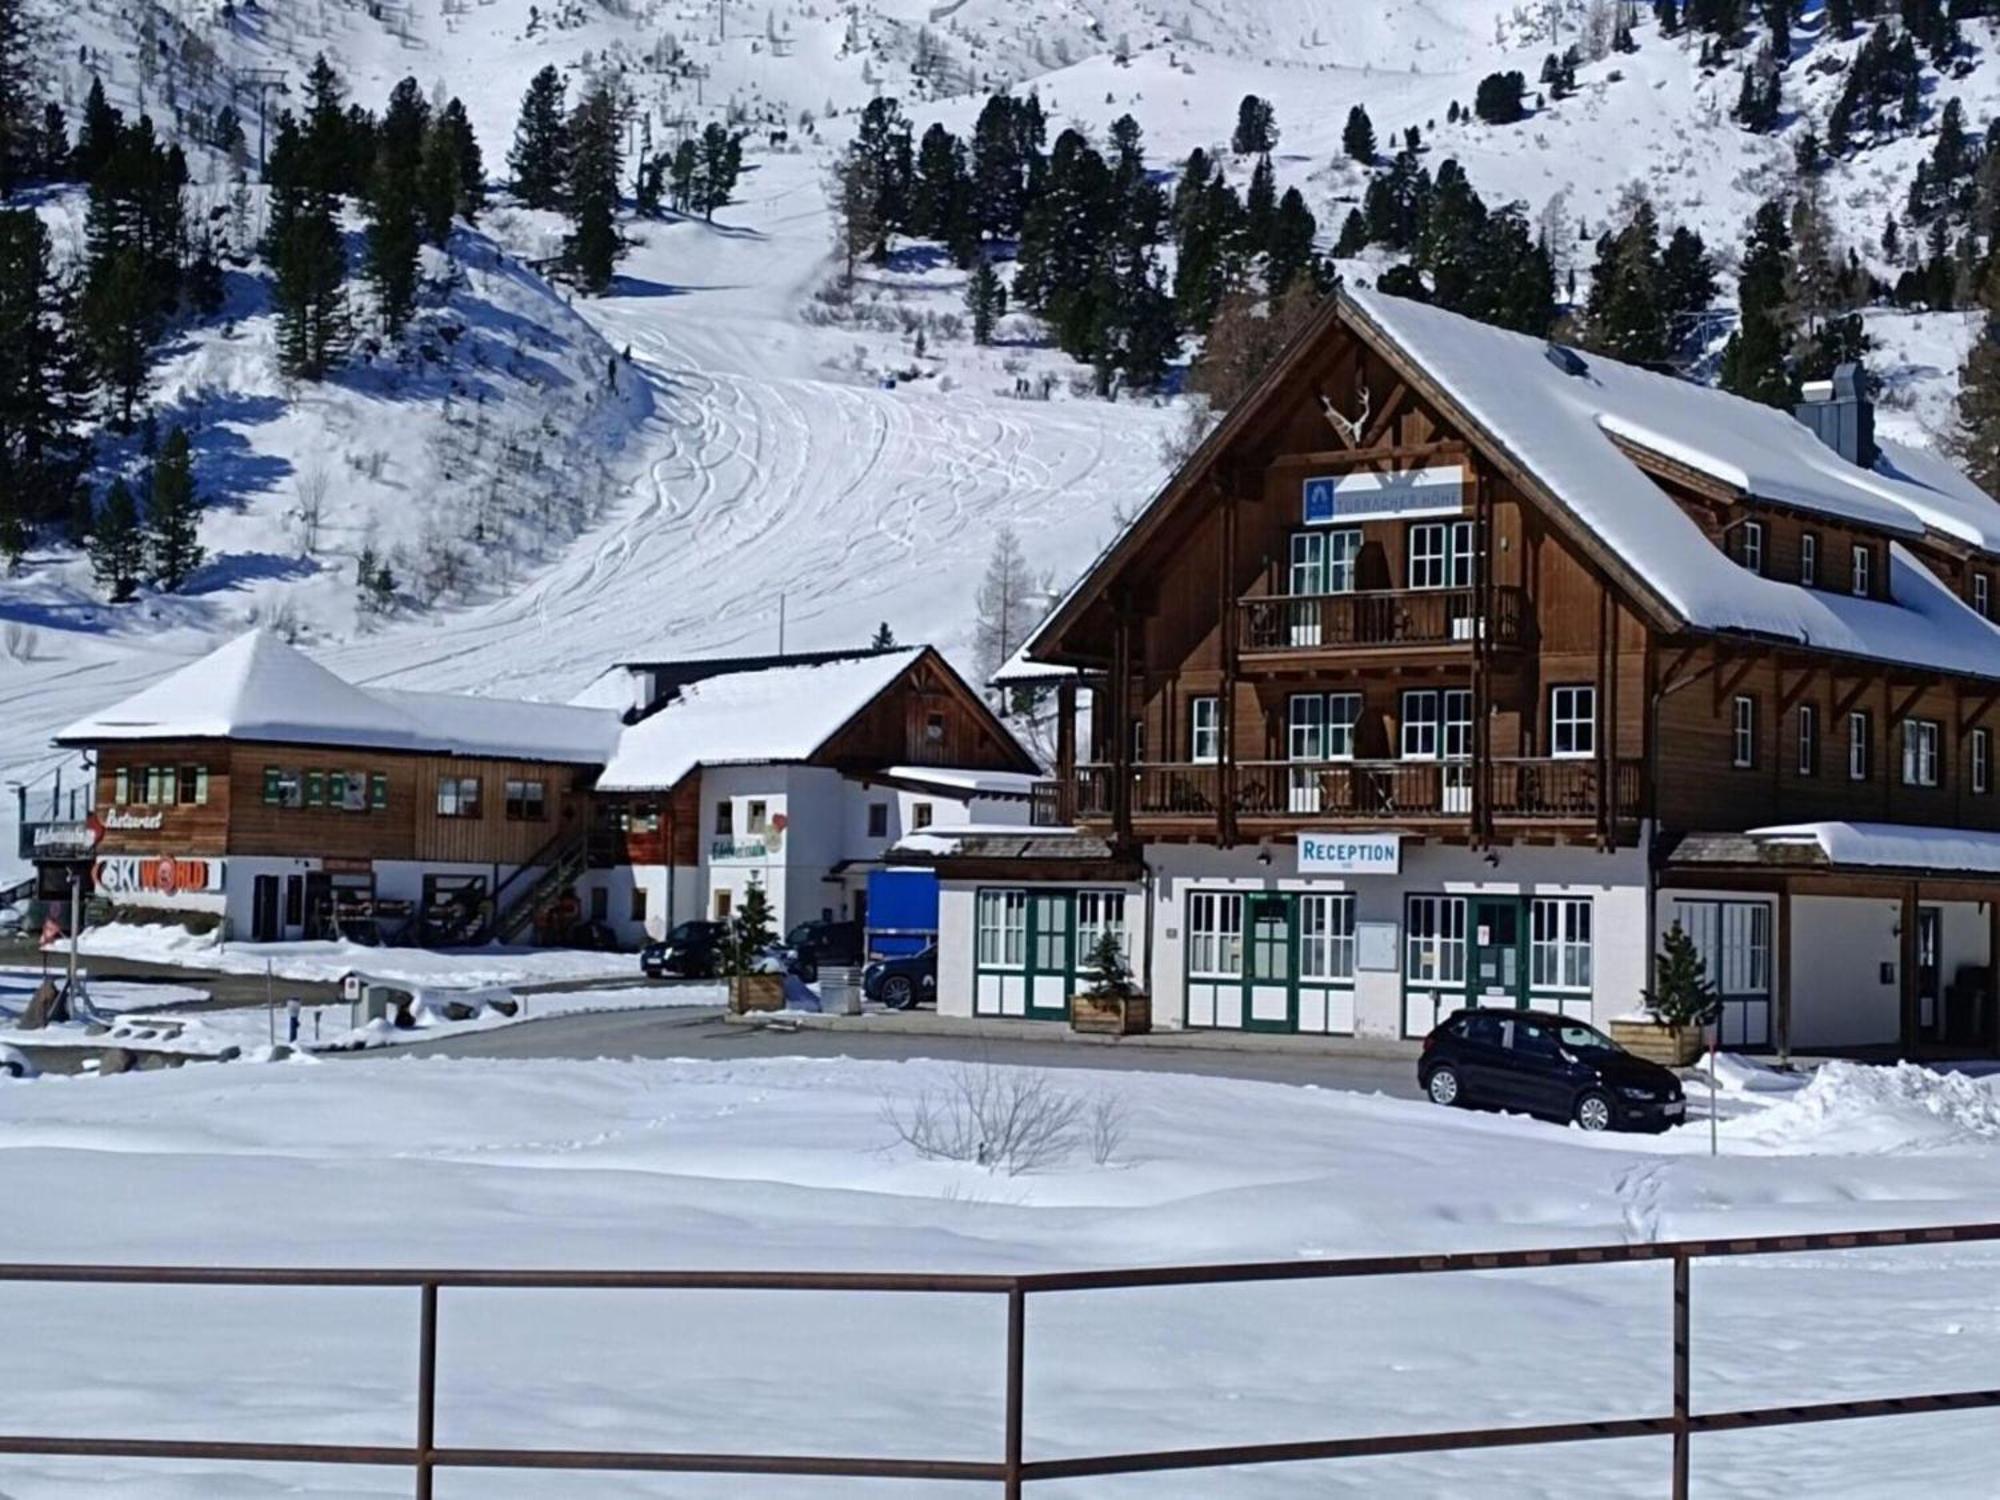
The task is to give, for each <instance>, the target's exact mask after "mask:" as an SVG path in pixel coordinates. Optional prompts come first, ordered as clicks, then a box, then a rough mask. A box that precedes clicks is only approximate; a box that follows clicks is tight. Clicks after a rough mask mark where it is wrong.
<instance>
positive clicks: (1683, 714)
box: [1035, 303, 2000, 848]
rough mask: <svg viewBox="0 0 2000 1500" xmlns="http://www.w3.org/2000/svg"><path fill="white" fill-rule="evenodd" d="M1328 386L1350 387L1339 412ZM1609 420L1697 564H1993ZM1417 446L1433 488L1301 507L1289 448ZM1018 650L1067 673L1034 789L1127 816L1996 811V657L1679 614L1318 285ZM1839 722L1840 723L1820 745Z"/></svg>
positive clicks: (1558, 829) (1610, 833)
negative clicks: (1049, 748) (1050, 758)
mask: <svg viewBox="0 0 2000 1500" xmlns="http://www.w3.org/2000/svg"><path fill="white" fill-rule="evenodd" d="M1363 391H1366V392H1371V393H1373V394H1372V396H1370V397H1367V398H1365V399H1358V398H1357V397H1356V396H1352V395H1350V394H1349V393H1359V392H1363ZM1343 401H1344V402H1346V403H1347V405H1348V407H1349V408H1351V409H1358V411H1359V413H1360V414H1359V415H1358V416H1356V417H1344V416H1342V413H1341V403H1342V402H1343ZM1329 408H1331V409H1332V411H1333V413H1334V416H1336V417H1341V420H1331V419H1330V418H1329V416H1328V414H1327V413H1328V409H1329ZM1607 441H1608V439H1607ZM1619 446H1620V448H1621V450H1622V451H1624V452H1625V454H1626V456H1627V457H1628V458H1629V459H1630V460H1631V461H1632V462H1633V463H1634V464H1635V465H1636V466H1637V467H1638V468H1639V469H1640V470H1641V471H1642V472H1644V473H1645V474H1646V475H1647V476H1648V477H1649V478H1650V479H1651V480H1652V481H1653V482H1654V483H1655V484H1657V485H1658V486H1659V487H1660V488H1661V489H1662V490H1663V491H1664V492H1665V493H1666V495H1668V496H1669V497H1670V498H1671V499H1672V500H1673V501H1674V502H1675V503H1677V504H1678V505H1680V506H1681V508H1682V509H1683V510H1684V511H1685V512H1686V513H1687V514H1688V515H1690V516H1691V517H1692V518H1694V520H1695V521H1696V523H1697V525H1698V526H1700V528H1701V529H1702V531H1703V532H1704V533H1705V534H1706V535H1707V536H1708V537H1709V539H1710V541H1711V542H1712V543H1713V544H1714V546H1715V547H1716V552H1717V555H1716V560H1715V565H1716V566H1717V567H1718V568H1727V567H1748V568H1752V569H1754V570H1755V571H1758V572H1760V573H1762V574H1764V575H1765V576H1768V577H1772V578H1776V579H1780V580H1783V581H1786V582H1791V583H1798V584H1800V585H1801V586H1804V587H1814V588H1822V589H1828V590H1834V591H1838V592H1840V593H1843V594H1857V595H1865V596H1866V597H1869V598H1872V599H1876V600H1880V601H1884V602H1888V601H1889V600H1890V592H1889V591H1890V584H1891V578H1890V549H1891V546H1892V545H1893V544H1895V543H1897V542H1901V543H1903V544H1904V545H1908V546H1910V547H1912V548H1913V550H1915V551H1916V552H1917V553H1918V555H1919V556H1920V557H1921V558H1922V559H1923V560H1924V561H1925V562H1926V563H1927V564H1929V565H1931V566H1932V567H1934V568H1935V569H1936V571H1937V572H1938V574H1939V576H1940V578H1942V579H1944V580H1945V581H1946V583H1947V585H1948V586H1949V587H1951V588H1953V589H1954V590H1956V591H1958V592H1959V593H1960V596H1961V597H1962V598H1965V599H1966V600H1967V601H1968V602H1972V601H1973V600H1974V597H1975V594H1974V591H1975V589H1977V590H1978V594H1979V597H1981V598H1983V597H1984V595H1985V589H1984V588H1983V587H1981V586H1980V585H1978V584H1977V583H1976V582H1975V580H1976V579H1978V578H1980V577H1981V576H1983V575H1985V574H1987V572H1988V571H1989V569H1990V568H1992V567H1996V566H2000V560H1996V559H1994V558H1990V557H1987V556H1985V555H1983V554H1980V553H1977V552H1976V551H1973V550H1970V549H1967V548H1966V547H1965V546H1964V544H1963V543H1961V542H1958V541H1956V540H1953V539H1946V538H1943V537H1938V536H1931V537H1917V536H1911V535H1907V534H1904V533H1897V534H1894V535H1891V534H1888V533H1880V532H1871V531H1870V530H1868V529H1867V528H1865V527H1863V526H1861V525H1858V524H1856V523H1854V522H1851V521H1842V520H1836V519H1832V518H1829V517H1824V516H1820V515H1816V514H1812V513H1809V512H1805V511H1801V510H1798V509H1795V508H1791V507H1788V506H1783V505H1775V504H1770V503H1767V502H1765V501H1762V500H1760V499H1757V498H1755V497H1752V496H1749V495H1744V494H1739V493H1732V492H1730V491H1729V490H1727V489H1726V488H1724V487H1721V486H1719V485H1718V484H1717V483H1716V482H1715V481H1713V480H1712V479H1709V478H1707V477H1705V476H1703V475H1701V474H1697V473H1695V472H1693V471H1691V470H1688V469H1686V468H1685V467H1683V466H1681V465H1679V464H1677V463H1675V462H1673V461H1672V460H1670V459H1668V458H1665V457H1663V456H1660V455H1658V454H1654V453H1651V452H1648V451H1646V450H1644V449H1640V448H1637V447H1635V446H1633V445H1631V444H1629V443H1624V442H1620V443H1619ZM1440 468H1444V469H1452V468H1455V469H1456V470H1457V471H1458V473H1459V474H1460V475H1461V476H1462V483H1461V485H1460V494H1459V501H1458V504H1457V506H1456V508H1455V509H1454V510H1452V511H1451V512H1450V513H1449V514H1441V513H1439V510H1440V508H1438V507H1432V508H1430V509H1426V510H1424V511H1423V512H1421V519H1419V518H1418V517H1416V516H1410V517H1404V516H1390V515H1366V516H1364V517H1363V518H1362V519H1359V520H1357V521H1354V522H1352V523H1348V522H1342V523H1339V524H1337V525H1335V524H1316V525H1311V526H1308V525H1306V524H1305V518H1304V515H1303V510H1302V505H1301V492H1302V488H1303V485H1304V482H1305V481H1306V479H1307V478H1309V477H1315V476H1339V475H1354V474H1367V473H1376V474H1382V475H1401V476H1406V477H1407V476H1408V475H1410V473H1411V471H1416V470H1425V469H1440ZM1912 525H1913V527H1914V521H1913V523H1912ZM1336 532H1345V533H1347V535H1346V536H1345V537H1343V538H1342V540H1341V543H1340V546H1339V548H1338V552H1339V558H1340V561H1339V568H1338V571H1337V573H1334V572H1332V571H1331V570H1330V569H1329V567H1328V565H1327V564H1326V562H1325V561H1324V560H1323V558H1324V555H1325V553H1326V552H1327V551H1328V545H1327V544H1326V543H1325V542H1322V541H1314V540H1301V538H1306V537H1311V536H1313V535H1314V534H1318V535H1320V536H1322V537H1325V536H1332V535H1333V534H1334V533H1336ZM1440 553H1444V554H1447V555H1446V556H1445V557H1444V559H1443V561H1442V563H1441V562H1440V560H1439V558H1440ZM1857 557H1858V558H1859V560H1857ZM1302 585H1304V586H1303V587H1302ZM1035 654H1036V657H1037V659H1039V660H1044V661H1047V662H1049V663H1051V664H1054V665H1062V666H1066V667H1071V668H1075V669H1079V670H1080V671H1081V673H1082V680H1083V682H1084V683H1085V684H1086V685H1088V686H1089V687H1090V688H1091V689H1092V690H1093V712H1092V715H1091V720H1092V722H1091V733H1090V735H1089V737H1088V739H1089V742H1088V743H1086V744H1081V745H1078V744H1077V743H1076V735H1075V733H1074V730H1073V729H1072V728H1068V727H1066V729H1065V732H1064V735H1063V739H1062V743H1063V745H1064V746H1065V747H1066V748H1065V751H1064V753H1063V756H1062V764H1061V766H1060V768H1059V784H1058V786H1057V788H1056V789H1055V790H1054V792H1053V794H1052V796H1051V797H1050V799H1049V812H1050V814H1051V815H1052V816H1054V817H1056V818H1058V819H1060V820H1062V821H1072V820H1074V821H1078V822H1081V823H1083V824H1085V825H1087V826H1090V827H1092V828H1094V829H1096V830H1099V831H1106V832H1111V833H1114V834H1116V835H1117V836H1118V837H1119V838H1120V839H1121V840H1123V841H1124V842H1125V843H1126V844H1128V845H1129V844H1130V843H1132V842H1137V841H1145V840H1175V839H1187V840H1193V841H1199V842H1212V843H1217V844H1221V845H1224V846H1228V845H1232V844H1239V843H1255V842H1258V841H1260V840H1262V839H1265V838H1268V837H1271V836H1273V835H1281V834H1284V833H1286V832H1288V831H1290V830H1295V829H1303V828H1306V827H1314V828H1321V827H1327V826H1330V825H1331V826H1340V825H1342V824H1347V825H1350V826H1355V827H1382V826H1399V827H1413V828H1417V829H1419V830H1422V831H1424V832H1426V833H1428V834H1429V835H1431V836H1432V837H1433V838H1435V839H1438V840H1440V841H1445V842H1462V843H1467V844H1470V845H1472V846H1474V847H1482V846H1486V845H1490V844H1495V843H1505V842H1510V841H1527V842H1547V841H1556V842H1586V843H1594V844H1596V845H1597V846H1599V847H1604V848H1609V847H1615V846H1617V845H1619V844H1621V843H1628V842H1630V841H1632V840H1634V839H1636V838H1637V837H1638V834H1639V830H1640V828H1641V826H1642V825H1643V823H1644V822H1645V820H1647V819H1651V820H1653V822H1654V826H1655V828H1656V830H1657V831H1661V832H1666V833H1671V832H1673V831H1675V830H1686V829H1739V830H1740V829H1747V828H1752V827H1759V826H1766V825H1771V824H1776V823H1781V822H1804V821H1813V820H1832V819H1848V820H1869V821H1888V822H1899V823H1920V824H1932V825H1942V826H1952V827H1964V828H1975V829H1981V828H1984V829H2000V797H1996V795H1995V792H1994V770H1993V764H1992V762H1993V756H1994V753H1995V739H1996V738H2000V715H1996V713H1995V709H1996V703H2000V698H1996V693H2000V656H1996V660H1995V662H1994V673H1993V676H1992V677H1991V678H1973V677H1965V678H1953V677H1949V676H1945V675H1941V674H1938V673H1935V672H1928V671H1918V670H1913V669H1906V668H1899V667H1897V666H1896V665H1894V664H1892V663H1884V662H1870V661H1860V660H1855V659H1852V658H1842V657H1839V656H1836V655H1833V654H1831V653H1827V652H1821V651H1814V650H1812V649H1810V648H1808V647H1805V646H1802V645H1779V644H1777V643H1774V642H1771V641H1768V640H1759V639H1751V638H1747V637H1743V638H1738V637H1731V636H1728V635H1725V634H1716V633H1703V632H1699V631H1696V630H1694V629H1692V628H1690V627H1689V626H1688V625H1687V623H1686V622H1685V621H1684V620H1682V619H1681V618H1679V617H1678V616H1677V614H1676V613H1675V612H1674V611H1673V610H1672V609H1671V608H1669V607H1668V606H1667V605H1666V604H1665V602H1664V601H1663V600H1662V599H1660V598H1659V597H1658V595H1657V594H1655V593H1654V591H1653V590H1652V589H1651V587H1650V586H1649V585H1648V584H1647V582H1646V579H1645V560H1644V559H1643V558H1621V557H1618V556H1615V555H1613V554H1611V553H1609V552H1608V551H1607V549H1606V547H1605V546H1604V543H1603V541H1602V539H1601V538H1599V537H1598V536H1597V535H1596V534H1595V533H1593V532H1591V531H1589V530H1588V529H1587V528H1585V527H1583V526H1582V525H1580V524H1579V523H1578V522H1577V521H1576V520H1575V518H1574V517H1572V516H1570V515H1569V514H1568V513H1567V512H1566V511H1564V510H1563V509H1562V508H1561V507H1560V506H1559V505H1557V504H1556V503H1555V502H1554V501H1553V500H1552V499H1551V497H1549V496H1548V495H1547V494H1546V492H1544V491H1543V490H1542V489H1541V487H1540V484H1539V482H1538V480H1537V479H1536V477H1535V476H1534V475H1532V474H1529V473H1526V472H1524V471H1522V470H1521V469H1520V467H1519V466H1518V465H1517V464H1516V462H1515V461H1514V460H1513V459H1512V458H1511V456H1510V455H1508V454H1507V453H1506V452H1505V451H1504V450H1500V449H1498V448H1496V447H1495V446H1494V445H1493V444H1492V443H1491V442H1490V441H1488V440H1486V439H1485V438H1484V437H1483V436H1482V434H1481V433H1480V432H1478V431H1477V430H1476V429H1475V428H1473V427H1472V426H1471V424H1469V423H1468V422H1466V421H1464V420H1462V419H1461V418H1460V417H1459V415H1458V414H1457V413H1456V411H1455V408H1454V406H1453V404H1452V402H1451V400H1450V397H1449V394H1448V392H1447V390H1446V389H1445V388H1444V387H1443V386H1442V385H1441V384H1440V383H1439V382H1438V381H1436V380H1435V379H1434V378H1432V376H1431V375H1430V373H1429V372H1427V371H1425V370H1423V369H1421V368H1419V367H1416V366H1415V365H1414V363H1413V362H1412V361H1411V360H1410V359H1409V358H1408V357H1407V356H1406V355H1404V354H1403V353H1402V351H1400V350H1399V349H1397V348H1396V347H1394V346H1393V345H1392V344H1390V343H1389V342H1388V341H1387V340H1386V339H1385V338H1383V337H1382V336H1381V335H1379V334H1378V333H1377V332H1376V331H1375V330H1374V329H1373V328H1372V327H1371V326H1370V325H1369V324H1368V323H1367V321H1366V319H1365V318H1363V317H1361V316H1359V315H1358V314H1356V313H1354V312H1353V311H1352V310H1351V309H1349V308H1348V307H1347V306H1346V305H1344V304H1341V303H1329V306H1328V308H1327V310H1326V311H1325V312H1324V313H1322V315H1321V317H1320V318H1319V320H1318V321H1317V322H1316V324H1315V326H1314V328H1313V329H1311V330H1310V331H1309V332H1308V333H1307V334H1306V335H1305V336H1304V337H1302V338H1301V340H1299V341H1298V342H1297V343H1296V344H1295V345H1294V346H1293V347H1292V348H1291V349H1290V350H1289V351H1287V353H1286V355H1285V356H1284V357H1283V358H1282V359H1281V360H1280V362H1279V363H1278V365H1277V367H1276V368H1275V369H1274V371H1273V373H1272V374H1271V375H1270V376H1269V377H1267V379H1266V381H1265V382H1264V384H1263V386H1262V387H1261V388H1260V389H1259V391H1257V392H1256V393H1254V394H1253V395H1252V396H1251V397H1249V398H1247V399H1246V401H1245V402H1244V403H1243V405H1242V406H1240V407H1239V408H1238V409H1237V411H1236V412H1234V413H1233V414H1232V416H1231V417H1230V419H1229V421H1227V422H1226V423H1225V424H1224V426H1223V427H1222V429H1220V430H1219V431H1218V433H1217V434H1216V435H1215V436H1214V437H1212V438H1211V439H1210V441H1209V442H1208V444H1206V445H1205V446H1204V448H1203V449H1202V450H1201V452H1200V453H1198V454H1197V455H1196V456H1195V458H1194V459H1193V460H1192V461H1191V462H1190V463H1189V465H1188V466H1187V467H1186V468H1185V469H1183V471H1182V472H1181V473H1180V474H1179V475H1178V476H1177V477H1176V479H1175V480H1174V481H1173V482H1172V484H1171V485H1170V486H1169V489H1168V491H1167V492H1166V493H1165V494H1164V495H1163V496H1162V497H1161V498H1160V499H1159V500H1158V501H1157V502H1156V503H1155V504H1154V505H1153V506H1152V507H1151V508H1149V510H1148V511H1147V512H1146V513H1145V514H1144V515H1143V516H1142V517H1141V518H1140V520H1139V521H1138V522H1136V523H1135V524H1134V525H1133V527H1132V528H1131V529H1130V530H1129V531H1128V533H1127V534H1126V536H1125V537H1124V538H1122V539H1121V541H1120V543H1119V544H1118V546H1117V547H1116V548H1115V549H1114V550H1113V553H1112V554H1111V556H1110V558H1109V559H1108V560H1107V562H1106V563H1105V564H1103V565H1101V566H1100V569H1099V571H1098V572H1097V573H1096V574H1095V575H1093V577H1092V578H1091V579H1089V580H1088V581H1087V583H1086V585H1085V586H1084V587H1083V588H1081V589H1080V590H1078V591H1077V593H1076V594H1075V595H1073V596H1072V598H1071V599H1070V600H1068V601H1066V603H1065V605H1064V606H1063V607H1062V609H1061V610H1059V611H1058V614H1057V615H1056V617H1054V619H1052V621H1051V622H1050V624H1049V625H1048V626H1047V627H1045V630H1044V632H1043V634H1042V636H1041V638H1040V639H1039V641H1038V644H1037V647H1036V653H1035ZM1432 695H1437V696H1435V697H1434V696H1432ZM1074 697H1075V695H1074V693H1073V692H1071V693H1069V694H1066V695H1065V705H1066V711H1068V712H1073V711H1074V709H1073V702H1074ZM1301 697H1303V699H1304V702H1303V704H1300V703H1299V702H1297V701H1296V700H1298V699H1300V698H1301ZM1315 699H1318V700H1320V701H1321V702H1322V703H1324V704H1326V705H1329V706H1328V707H1320V706H1318V705H1317V704H1316V703H1315V702H1314V700H1315ZM1746 700H1747V703H1748V705H1749V706H1748V707H1746V706H1745V701H1746ZM1336 701H1337V702H1338V705H1339V711H1340V716H1341V719H1342V722H1343V723H1345V722H1347V721H1348V719H1349V716H1351V723H1352V731H1351V738H1348V739H1346V740H1345V741H1344V742H1343V741H1342V740H1341V738H1340V737H1338V736H1327V735H1325V734H1324V733H1323V732H1318V731H1315V730H1314V729H1313V723H1314V720H1315V716H1319V717H1320V718H1322V719H1330V718H1332V717H1333V709H1332V707H1331V705H1332V704H1334V703H1335V702H1336ZM1445 701H1448V702H1449V704H1450V710H1449V713H1447V714H1443V715H1440V714H1439V711H1438V705H1439V704H1440V703H1441V702H1445ZM1585 703H1587V704H1588V716H1589V721H1590V722H1589V725H1588V728H1587V730H1581V729H1580V728H1579V726H1578V725H1577V723H1575V722H1574V717H1575V714H1576V712H1577V706H1578V705H1579V704H1585ZM1854 715H1864V716H1865V722H1864V720H1863V719H1861V718H1854V717H1852V716H1854ZM1301 717H1303V718H1304V720H1305V728H1304V729H1303V730H1302V729H1301V728H1300V721H1301ZM1437 719H1441V720H1442V723H1443V725H1444V729H1443V731H1441V732H1435V733H1434V732H1433V731H1432V730H1431V729H1429V728H1427V727H1426V725H1427V723H1429V722H1431V721H1433V720H1437ZM1746 720H1747V740H1748V745H1747V752H1746V746H1745V741H1746ZM1911 725H1916V726H1919V727H1918V728H1917V729H1914V730H1912V729H1910V728H1909V726H1911ZM1921 726H1935V729H1929V728H1923V727H1921ZM1316 734H1317V736H1318V737H1317V738H1316V737H1315V735H1316ZM1906 734H1911V735H1914V736H1915V739H1914V740H1913V741H1912V743H1913V744H1914V745H1915V746H1916V747H1917V748H1916V749H1915V750H1914V751H1913V754H1915V756H1916V763H1915V764H1913V767H1912V772H1913V774H1912V775H1910V776H1909V777H1907V778H1906V774H1905V736H1906ZM1445 735H1448V740H1447V739H1446V738H1444V737H1443V736H1445ZM1854 735H1859V736H1861V737H1863V738H1865V739H1867V741H1868V743H1867V745H1866V748H1865V753H1860V752H1857V755H1856V758H1855V759H1854V761H1853V762H1852V769H1850V758H1849V754H1850V739H1851V737H1852V736H1854ZM1926 747H1934V751H1933V749H1932V748H1926Z"/></svg>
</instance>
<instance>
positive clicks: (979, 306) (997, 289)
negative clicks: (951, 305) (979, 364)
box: [965, 256, 1007, 344]
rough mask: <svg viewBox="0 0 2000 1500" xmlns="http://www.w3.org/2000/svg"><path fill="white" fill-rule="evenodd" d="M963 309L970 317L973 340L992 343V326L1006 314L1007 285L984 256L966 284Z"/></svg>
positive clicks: (979, 342)
mask: <svg viewBox="0 0 2000 1500" xmlns="http://www.w3.org/2000/svg"><path fill="white" fill-rule="evenodd" d="M965 311H966V315H967V316H968V317H970V318H971V319H972V341H973V343H975V344H990V343H992V342H993V329H994V327H995V325H996V324H998V323H999V321H1000V320H1001V319H1002V318H1003V317H1005V316H1006V315H1007V287H1006V285H1005V283H1003V282H1002V281H1001V280H1000V276H999V273H998V272H996V271H995V270H994V269H993V265H992V262H990V261H988V260H987V259H986V258H985V257H983V256H982V257H981V258H980V261H979V264H978V265H977V266H975V267H973V271H972V275H971V277H970V278H969V279H968V280H967V281H966V283H965Z"/></svg>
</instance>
